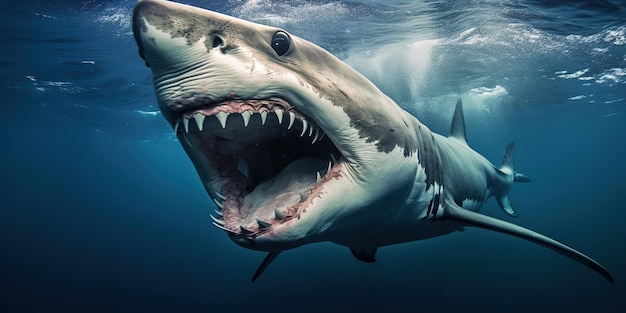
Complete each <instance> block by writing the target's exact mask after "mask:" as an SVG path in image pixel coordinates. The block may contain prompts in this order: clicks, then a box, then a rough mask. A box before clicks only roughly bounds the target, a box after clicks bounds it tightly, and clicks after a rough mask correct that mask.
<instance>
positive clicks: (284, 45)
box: [272, 31, 291, 56]
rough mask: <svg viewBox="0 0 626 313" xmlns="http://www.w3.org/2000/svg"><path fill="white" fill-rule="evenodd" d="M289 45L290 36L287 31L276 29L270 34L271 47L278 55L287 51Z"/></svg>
mask: <svg viewBox="0 0 626 313" xmlns="http://www.w3.org/2000/svg"><path fill="white" fill-rule="evenodd" d="M289 47H291V38H289V35H287V33H285V32H283V31H277V32H276V33H275V34H274V36H272V49H274V51H276V54H278V55H279V56H283V55H285V54H286V53H287V52H289Z"/></svg>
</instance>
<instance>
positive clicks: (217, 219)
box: [209, 214, 224, 226]
mask: <svg viewBox="0 0 626 313" xmlns="http://www.w3.org/2000/svg"><path fill="white" fill-rule="evenodd" d="M209 215H211V218H212V219H213V222H214V223H217V224H220V225H222V226H224V221H223V220H221V219H219V218H216V217H215V216H213V214H209Z"/></svg>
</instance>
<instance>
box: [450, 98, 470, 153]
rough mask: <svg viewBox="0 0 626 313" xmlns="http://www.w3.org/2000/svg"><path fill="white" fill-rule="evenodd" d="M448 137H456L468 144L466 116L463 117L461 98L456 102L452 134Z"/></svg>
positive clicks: (451, 127) (451, 128)
mask: <svg viewBox="0 0 626 313" xmlns="http://www.w3.org/2000/svg"><path fill="white" fill-rule="evenodd" d="M448 137H452V138H456V139H458V140H460V141H462V142H464V143H465V144H467V137H466V136H465V118H464V117H463V101H461V99H459V101H457V102H456V108H455V109H454V116H453V117H452V126H450V136H448Z"/></svg>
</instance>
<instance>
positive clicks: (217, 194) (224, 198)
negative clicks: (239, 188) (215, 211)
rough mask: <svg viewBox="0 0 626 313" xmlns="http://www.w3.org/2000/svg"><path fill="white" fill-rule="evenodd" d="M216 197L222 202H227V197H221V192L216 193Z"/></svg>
mask: <svg viewBox="0 0 626 313" xmlns="http://www.w3.org/2000/svg"><path fill="white" fill-rule="evenodd" d="M215 195H216V196H217V197H218V198H220V199H222V200H226V197H225V196H222V195H221V194H220V193H219V192H217V191H216V192H215Z"/></svg>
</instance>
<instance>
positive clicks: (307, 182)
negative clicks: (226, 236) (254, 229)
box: [241, 157, 327, 225]
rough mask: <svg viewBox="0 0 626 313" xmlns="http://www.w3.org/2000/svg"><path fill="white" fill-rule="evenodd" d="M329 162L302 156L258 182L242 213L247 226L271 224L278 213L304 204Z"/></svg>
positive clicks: (246, 198) (245, 199)
mask: <svg viewBox="0 0 626 313" xmlns="http://www.w3.org/2000/svg"><path fill="white" fill-rule="evenodd" d="M326 166H327V161H325V160H321V159H316V158H312V157H303V158H300V159H298V160H295V161H293V162H291V163H290V164H289V165H288V166H287V167H285V168H284V169H283V170H282V171H280V173H279V174H278V175H276V176H275V177H273V178H270V179H267V180H264V181H262V182H261V183H259V185H258V186H256V188H254V190H253V191H252V192H250V193H249V194H248V195H246V196H245V197H244V201H243V202H244V203H243V206H242V208H241V213H242V214H244V215H245V216H246V217H245V219H244V220H243V221H242V224H244V225H248V224H250V225H253V224H256V223H257V220H261V221H270V220H272V219H274V218H275V211H274V210H279V211H283V210H285V209H287V208H289V207H291V206H294V205H296V204H298V203H300V202H302V201H304V200H305V199H306V197H307V195H308V193H307V191H308V190H309V189H310V188H311V186H313V185H314V184H315V183H316V181H317V180H316V172H318V171H320V170H323V169H324V168H325V167H326Z"/></svg>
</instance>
